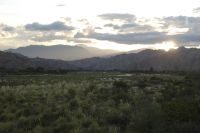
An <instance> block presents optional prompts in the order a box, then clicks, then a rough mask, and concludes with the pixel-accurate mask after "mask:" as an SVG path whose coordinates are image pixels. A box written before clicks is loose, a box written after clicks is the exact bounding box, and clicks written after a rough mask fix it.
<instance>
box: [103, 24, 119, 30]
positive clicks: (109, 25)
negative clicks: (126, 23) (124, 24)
mask: <svg viewBox="0 0 200 133" xmlns="http://www.w3.org/2000/svg"><path fill="white" fill-rule="evenodd" d="M104 27H111V28H113V29H120V26H119V25H116V24H112V23H110V24H105V25H104Z"/></svg>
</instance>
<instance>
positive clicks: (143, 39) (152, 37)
mask: <svg viewBox="0 0 200 133" xmlns="http://www.w3.org/2000/svg"><path fill="white" fill-rule="evenodd" d="M75 38H91V39H97V40H106V41H111V42H116V43H120V44H154V43H159V42H163V41H167V40H168V39H169V36H167V35H166V34H165V33H162V32H146V33H127V34H108V33H104V34H103V33H96V32H92V33H91V34H89V35H84V34H82V33H77V34H76V35H75Z"/></svg>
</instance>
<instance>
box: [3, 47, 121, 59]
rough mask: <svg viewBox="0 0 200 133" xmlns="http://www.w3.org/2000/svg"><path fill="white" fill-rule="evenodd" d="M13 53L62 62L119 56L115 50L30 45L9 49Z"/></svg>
mask: <svg viewBox="0 0 200 133" xmlns="http://www.w3.org/2000/svg"><path fill="white" fill-rule="evenodd" d="M6 51H11V52H13V53H20V54H22V55H25V56H27V57H30V58H35V57H40V58H45V59H60V60H68V61H69V60H80V59H84V58H91V57H103V56H111V55H116V54H119V52H118V51H114V50H102V49H98V48H94V47H88V46H86V45H82V44H81V45H75V46H71V45H63V44H58V45H52V46H44V45H30V46H25V47H19V48H17V49H8V50H6Z"/></svg>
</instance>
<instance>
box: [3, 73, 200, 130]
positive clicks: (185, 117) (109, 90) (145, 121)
mask: <svg viewBox="0 0 200 133" xmlns="http://www.w3.org/2000/svg"><path fill="white" fill-rule="evenodd" d="M125 79H126V77H124V79H123V80H118V81H117V80H116V81H110V82H103V81H98V80H91V81H88V80H87V81H84V80H82V81H78V82H77V81H71V82H60V83H54V84H48V83H46V84H45V85H39V84H37V83H36V84H32V85H24V86H14V87H11V86H2V87H1V88H0V96H1V97H0V132H2V133H13V132H20V133H23V132H24V133H27V132H31V133H70V132H72V133H105V132H108V133H197V132H200V126H199V125H200V90H199V88H200V76H194V75H189V76H181V77H180V78H179V77H178V78H177V77H174V78H173V76H169V77H167V78H166V77H165V78H163V76H162V75H159V76H154V75H147V76H137V77H133V79H131V80H130V78H129V79H128V80H125Z"/></svg>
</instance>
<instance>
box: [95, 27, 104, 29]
mask: <svg viewBox="0 0 200 133" xmlns="http://www.w3.org/2000/svg"><path fill="white" fill-rule="evenodd" d="M94 29H97V30H102V28H101V27H94Z"/></svg>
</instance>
